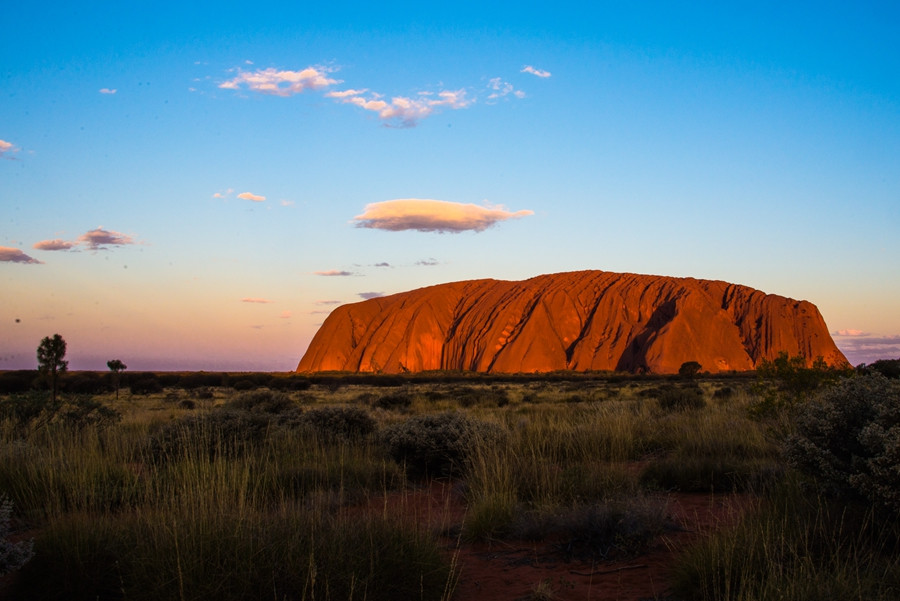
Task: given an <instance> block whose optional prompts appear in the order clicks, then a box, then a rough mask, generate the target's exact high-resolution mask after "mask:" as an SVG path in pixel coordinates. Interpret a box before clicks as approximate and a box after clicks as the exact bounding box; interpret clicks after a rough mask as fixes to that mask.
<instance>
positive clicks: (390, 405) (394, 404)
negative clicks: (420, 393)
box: [372, 392, 412, 411]
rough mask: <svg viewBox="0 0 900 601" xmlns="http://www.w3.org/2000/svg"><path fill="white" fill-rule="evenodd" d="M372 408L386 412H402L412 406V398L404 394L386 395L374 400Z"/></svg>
mask: <svg viewBox="0 0 900 601" xmlns="http://www.w3.org/2000/svg"><path fill="white" fill-rule="evenodd" d="M372 406H373V407H377V408H379V409H385V410H387V411H404V410H406V409H409V408H410V406H412V398H411V397H410V395H409V394H407V393H404V392H398V393H394V394H386V395H384V396H380V397H378V398H377V399H375V400H374V401H373V402H372Z"/></svg>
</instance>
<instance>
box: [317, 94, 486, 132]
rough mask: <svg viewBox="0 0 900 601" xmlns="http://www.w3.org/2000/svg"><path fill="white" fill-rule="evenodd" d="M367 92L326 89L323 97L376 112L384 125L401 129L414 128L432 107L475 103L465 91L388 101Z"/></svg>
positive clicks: (462, 107) (427, 114)
mask: <svg viewBox="0 0 900 601" xmlns="http://www.w3.org/2000/svg"><path fill="white" fill-rule="evenodd" d="M366 92H367V90H343V91H337V92H329V93H328V94H326V96H328V97H330V98H334V99H336V100H337V101H339V102H342V103H344V104H352V105H355V106H358V107H359V108H361V109H363V110H367V111H372V112H375V113H378V117H379V118H380V119H381V120H382V121H383V122H384V124H385V125H388V126H392V127H401V128H404V127H415V126H416V125H417V124H418V122H419V121H420V120H422V119H424V118H425V117H427V116H429V115H431V114H432V113H433V112H434V111H435V109H438V108H449V109H452V110H457V109H464V108H467V107H469V106H470V105H471V104H472V103H473V102H474V100H470V99H469V98H467V97H466V91H465V90H443V91H441V92H438V93H437V94H436V95H435V94H432V93H430V92H421V93H419V96H418V97H417V98H410V97H407V96H394V97H393V98H391V101H390V102H387V101H385V100H382V96H381V94H375V93H370V94H368V96H366Z"/></svg>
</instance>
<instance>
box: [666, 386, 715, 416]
mask: <svg viewBox="0 0 900 601" xmlns="http://www.w3.org/2000/svg"><path fill="white" fill-rule="evenodd" d="M656 399H657V401H658V402H659V406H660V408H662V409H664V410H666V411H687V410H691V409H702V408H703V407H705V406H706V400H704V398H703V390H702V389H701V388H700V387H699V386H697V385H696V384H694V385H689V384H685V385H683V386H662V387H660V388H659V389H658V392H657V395H656Z"/></svg>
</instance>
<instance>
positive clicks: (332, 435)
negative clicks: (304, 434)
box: [300, 407, 375, 441]
mask: <svg viewBox="0 0 900 601" xmlns="http://www.w3.org/2000/svg"><path fill="white" fill-rule="evenodd" d="M300 423H301V424H303V425H305V426H307V427H309V428H311V429H312V430H314V431H315V432H316V433H317V434H318V435H319V436H322V437H323V438H324V439H326V440H343V441H355V440H362V439H363V438H365V437H366V436H368V435H369V434H371V433H372V432H374V431H375V420H374V419H373V418H372V416H371V415H369V414H368V412H366V410H365V409H362V408H360V407H320V408H318V409H311V410H309V411H307V412H306V413H304V414H303V416H302V417H301V418H300Z"/></svg>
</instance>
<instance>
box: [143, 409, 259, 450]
mask: <svg viewBox="0 0 900 601" xmlns="http://www.w3.org/2000/svg"><path fill="white" fill-rule="evenodd" d="M274 425H275V418H273V417H272V416H271V415H267V414H265V413H251V412H249V411H236V410H234V409H217V410H215V411H211V412H209V413H206V414H202V415H191V416H188V417H184V418H182V419H179V420H176V421H172V422H168V423H166V424H165V425H163V426H162V427H161V428H159V430H157V431H156V432H155V433H153V434H151V435H150V437H149V439H148V440H147V445H146V446H147V451H148V454H149V457H150V458H151V459H152V460H154V461H157V462H165V461H171V460H175V459H178V458H181V457H184V456H185V455H192V454H193V453H201V454H202V455H204V456H207V457H209V458H210V459H212V458H214V457H217V456H219V455H223V456H226V457H233V456H238V455H243V454H244V453H245V452H246V451H247V450H249V449H251V448H252V447H253V446H254V445H257V444H259V443H260V442H262V441H264V440H265V438H266V435H267V434H268V432H269V430H270V428H272V427H273V426H274Z"/></svg>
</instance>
